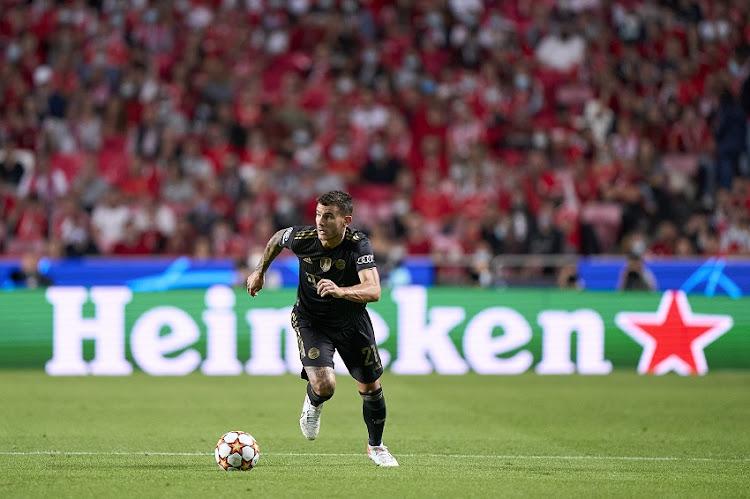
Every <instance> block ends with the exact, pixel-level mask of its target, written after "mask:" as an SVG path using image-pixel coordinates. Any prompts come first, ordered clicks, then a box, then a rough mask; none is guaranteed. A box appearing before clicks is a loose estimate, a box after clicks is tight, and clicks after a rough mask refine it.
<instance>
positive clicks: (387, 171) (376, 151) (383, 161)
mask: <svg viewBox="0 0 750 499" xmlns="http://www.w3.org/2000/svg"><path fill="white" fill-rule="evenodd" d="M401 167H402V164H401V162H400V161H399V160H398V159H396V158H394V157H393V156H391V155H390V154H388V148H387V147H386V144H385V142H384V140H383V138H382V136H380V135H378V136H377V137H376V138H375V140H374V141H373V143H372V145H371V146H370V150H369V152H368V155H367V162H366V163H365V167H364V169H363V170H362V179H363V180H365V181H366V182H370V183H373V184H381V185H393V184H394V183H395V182H396V178H397V177H398V173H399V171H400V170H401Z"/></svg>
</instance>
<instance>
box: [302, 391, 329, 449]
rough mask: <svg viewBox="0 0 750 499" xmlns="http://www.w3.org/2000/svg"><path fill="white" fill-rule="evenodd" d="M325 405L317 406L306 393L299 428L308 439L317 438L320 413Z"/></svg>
mask: <svg viewBox="0 0 750 499" xmlns="http://www.w3.org/2000/svg"><path fill="white" fill-rule="evenodd" d="M321 412H323V405H322V404H321V405H319V406H317V407H315V406H314V405H312V403H311V402H310V397H309V396H308V395H305V403H304V404H302V414H301V415H300V417H299V428H300V430H302V434H303V435H304V436H305V438H306V439H308V440H315V437H317V436H318V432H319V431H320V413H321Z"/></svg>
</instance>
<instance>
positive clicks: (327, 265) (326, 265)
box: [320, 256, 331, 272]
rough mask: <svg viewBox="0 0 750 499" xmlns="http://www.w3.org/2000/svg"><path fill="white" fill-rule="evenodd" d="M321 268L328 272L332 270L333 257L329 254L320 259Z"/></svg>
mask: <svg viewBox="0 0 750 499" xmlns="http://www.w3.org/2000/svg"><path fill="white" fill-rule="evenodd" d="M320 268H321V269H322V270H323V272H328V271H329V270H331V259H330V258H328V257H327V256H324V257H323V258H321V259H320Z"/></svg>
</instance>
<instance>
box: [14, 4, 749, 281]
mask: <svg viewBox="0 0 750 499" xmlns="http://www.w3.org/2000/svg"><path fill="white" fill-rule="evenodd" d="M0 48H1V49H2V50H1V51H0V214H1V215H2V217H1V218H0V220H1V222H0V254H2V255H6V256H8V255H10V256H16V255H20V254H23V253H25V252H36V253H38V254H45V255H48V256H51V257H64V256H80V255H146V254H181V255H193V256H195V257H199V258H206V257H220V258H222V257H230V258H234V259H236V260H239V261H242V260H245V259H246V258H247V257H248V255H250V254H254V253H257V252H258V251H259V250H260V246H261V245H262V244H264V243H265V241H267V240H268V238H269V236H270V235H271V234H272V233H273V232H274V231H275V230H277V229H279V228H282V227H285V226H288V225H291V224H297V223H309V222H312V215H313V213H314V206H315V197H316V196H317V195H319V194H320V193H322V192H325V191H328V190H331V189H334V188H341V189H345V190H347V191H349V192H351V193H352V195H353V196H354V197H355V199H356V212H355V225H356V226H357V227H359V228H362V229H363V230H365V231H366V232H367V233H368V234H369V236H370V238H371V241H372V244H373V247H374V250H375V251H376V253H378V258H379V260H380V261H382V262H397V261H399V260H400V259H401V258H403V257H404V256H405V255H430V256H432V257H433V258H435V259H436V260H437V261H440V262H443V264H444V267H443V268H444V269H445V272H447V273H449V272H450V264H451V263H455V264H456V265H463V266H465V265H466V264H467V263H468V264H470V265H471V267H472V268H473V272H475V274H477V275H479V274H481V273H482V272H483V271H484V269H486V268H487V266H488V265H489V262H490V260H491V259H492V258H493V256H495V255H500V254H521V255H527V254H539V255H550V254H553V255H554V254H573V255H588V254H599V253H628V252H639V253H645V254H650V255H675V256H690V255H716V254H726V255H744V256H749V255H750V215H749V213H750V184H749V182H750V167H749V162H748V154H747V153H748V130H747V117H748V114H750V81H749V78H748V77H749V75H750V4H749V3H748V2H733V1H729V0H669V1H656V0H539V1H534V2H531V1H524V0H503V1H501V0H496V1H484V2H482V1H480V0H443V1H420V0H413V1H407V0H396V1H382V0H369V1H368V0H361V1H356V0H176V1H166V0H161V1H159V0H100V1H94V0H91V1H86V0H68V1H62V0H60V1H57V2H54V1H52V0H34V1H13V0H5V1H3V2H2V3H0Z"/></svg>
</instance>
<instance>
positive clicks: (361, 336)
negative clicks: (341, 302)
mask: <svg viewBox="0 0 750 499" xmlns="http://www.w3.org/2000/svg"><path fill="white" fill-rule="evenodd" d="M292 327H293V328H294V330H295V332H296V333H297V346H298V347H299V356H300V360H301V361H302V365H303V366H305V367H334V365H333V354H334V352H335V351H336V350H338V352H339V355H341V359H342V360H343V361H344V365H346V368H347V369H348V370H349V374H351V376H352V378H354V379H356V380H357V381H359V382H360V383H372V382H373V381H376V380H377V379H379V378H380V376H381V375H382V374H383V364H382V362H381V361H380V353H378V347H377V345H376V344H375V331H374V330H373V329H372V322H370V316H369V315H368V314H367V312H365V313H364V314H362V315H361V316H360V317H359V318H358V319H356V320H355V321H354V322H352V324H351V326H349V327H344V328H338V329H336V330H333V329H331V328H323V327H321V326H319V325H316V324H315V323H314V321H312V320H308V319H307V318H305V317H304V316H300V315H299V314H298V312H297V309H296V307H295V309H294V310H293V311H292ZM301 376H302V379H307V373H306V372H305V369H304V367H303V368H302V375H301Z"/></svg>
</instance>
